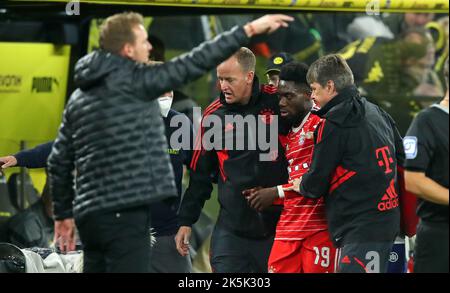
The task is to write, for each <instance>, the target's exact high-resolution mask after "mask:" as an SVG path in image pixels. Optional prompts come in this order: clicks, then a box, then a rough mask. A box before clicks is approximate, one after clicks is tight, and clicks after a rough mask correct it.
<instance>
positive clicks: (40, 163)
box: [14, 141, 53, 168]
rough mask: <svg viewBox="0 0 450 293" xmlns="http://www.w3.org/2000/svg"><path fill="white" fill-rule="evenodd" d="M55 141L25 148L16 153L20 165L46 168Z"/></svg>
mask: <svg viewBox="0 0 450 293" xmlns="http://www.w3.org/2000/svg"><path fill="white" fill-rule="evenodd" d="M52 146H53V141H50V142H47V143H44V144H40V145H38V146H36V147H34V148H32V149H30V150H24V151H21V152H18V153H17V154H15V155H14V157H15V158H16V160H17V166H18V167H26V168H45V167H47V159H48V156H49V155H50V152H51V151H52Z"/></svg>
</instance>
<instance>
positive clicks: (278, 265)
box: [268, 231, 336, 273]
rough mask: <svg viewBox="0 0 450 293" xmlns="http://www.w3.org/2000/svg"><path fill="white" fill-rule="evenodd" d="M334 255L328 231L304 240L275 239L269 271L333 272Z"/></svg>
mask: <svg viewBox="0 0 450 293" xmlns="http://www.w3.org/2000/svg"><path fill="white" fill-rule="evenodd" d="M335 256H336V249H335V248H334V246H333V243H332V242H331V240H330V238H329V234H328V231H321V232H318V233H316V234H314V235H312V236H310V237H308V238H306V239H304V240H288V241H285V240H275V241H274V242H273V246H272V251H271V252H270V257H269V263H268V267H269V273H334V263H335Z"/></svg>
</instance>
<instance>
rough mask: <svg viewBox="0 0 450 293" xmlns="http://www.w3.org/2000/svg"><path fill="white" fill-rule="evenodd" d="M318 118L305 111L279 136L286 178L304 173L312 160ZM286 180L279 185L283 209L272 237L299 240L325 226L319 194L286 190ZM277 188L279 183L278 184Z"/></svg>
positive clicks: (323, 211)
mask: <svg viewBox="0 0 450 293" xmlns="http://www.w3.org/2000/svg"><path fill="white" fill-rule="evenodd" d="M320 121H321V119H320V118H319V117H318V116H316V115H314V114H308V115H307V116H306V117H305V119H304V120H303V121H302V124H300V126H299V127H297V128H292V129H291V130H290V131H289V133H288V135H287V136H285V137H282V138H280V140H281V142H282V145H283V147H284V149H285V153H286V159H287V160H288V162H289V167H288V171H289V181H292V180H294V179H298V178H300V177H301V176H302V175H303V174H305V173H306V172H307V171H308V169H309V166H310V164H311V160H312V154H313V149H314V130H315V128H316V127H317V125H318V124H319V122H320ZM290 186H291V185H290V184H285V185H282V186H281V188H282V189H283V191H282V192H284V201H283V205H284V208H283V212H282V213H281V216H280V220H279V221H278V224H277V230H276V235H275V240H303V239H305V238H307V237H309V236H311V235H313V234H315V233H317V232H319V231H323V230H327V229H328V228H327V222H326V218H325V203H324V201H323V197H321V198H319V199H310V198H306V197H303V196H301V195H299V194H298V193H296V192H294V191H286V190H285V188H287V187H290ZM279 189H280V187H279Z"/></svg>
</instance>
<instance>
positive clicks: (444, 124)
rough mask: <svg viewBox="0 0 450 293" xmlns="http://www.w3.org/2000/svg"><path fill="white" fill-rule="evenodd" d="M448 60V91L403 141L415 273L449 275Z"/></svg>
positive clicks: (417, 118) (419, 117)
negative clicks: (414, 200)
mask: <svg viewBox="0 0 450 293" xmlns="http://www.w3.org/2000/svg"><path fill="white" fill-rule="evenodd" d="M448 66H449V65H448V58H447V60H446V64H445V67H444V75H445V79H446V86H447V92H446V94H445V96H444V98H443V99H442V101H441V102H440V103H439V104H434V105H432V106H431V107H429V108H427V109H424V110H423V111H421V112H420V113H419V114H418V115H417V116H416V118H414V121H413V123H412V124H411V126H410V128H409V130H408V133H407V136H405V138H404V140H403V142H404V146H405V153H406V163H405V169H406V171H405V183H406V189H407V190H408V191H410V192H412V193H414V194H415V195H416V196H417V197H418V198H419V201H418V206H417V215H418V216H419V217H420V222H419V225H418V226H417V236H416V245H415V248H414V249H415V251H414V272H415V273H448V272H449V269H448V247H449V244H448V204H449V193H448V177H449V176H448V162H449V159H448V132H449V130H448V127H449V126H448V121H449V116H448V112H449V111H448V99H449V91H448Z"/></svg>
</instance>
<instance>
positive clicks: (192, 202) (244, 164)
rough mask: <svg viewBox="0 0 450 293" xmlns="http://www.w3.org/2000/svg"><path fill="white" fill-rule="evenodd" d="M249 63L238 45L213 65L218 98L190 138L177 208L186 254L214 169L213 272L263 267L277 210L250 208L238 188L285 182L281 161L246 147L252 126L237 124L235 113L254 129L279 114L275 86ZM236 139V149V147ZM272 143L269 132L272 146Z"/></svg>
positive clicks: (250, 56)
mask: <svg viewBox="0 0 450 293" xmlns="http://www.w3.org/2000/svg"><path fill="white" fill-rule="evenodd" d="M255 63H256V60H255V55H254V54H253V53H252V52H251V51H250V50H249V49H247V48H241V49H240V50H239V51H238V52H237V53H236V54H235V55H233V56H232V57H231V58H229V59H228V60H226V61H225V62H223V63H222V64H220V65H219V66H218V67H217V78H218V80H219V83H220V88H221V94H220V98H219V99H217V100H216V101H215V102H213V103H212V104H211V105H210V106H209V107H208V108H207V109H206V110H205V112H204V113H203V120H202V126H201V131H200V134H199V135H198V139H197V140H196V144H197V146H200V145H201V147H197V148H195V149H194V154H193V158H192V162H191V173H190V180H189V187H188V189H187V190H186V193H185V195H184V199H183V202H182V205H181V208H180V216H179V219H180V225H181V227H180V229H179V231H178V233H177V236H176V238H175V239H176V241H177V248H178V251H179V252H180V254H182V255H186V254H187V253H188V243H189V239H190V234H191V226H192V224H194V223H195V222H196V221H197V219H198V217H199V215H200V212H201V210H202V208H203V205H204V203H205V201H206V200H207V199H209V197H210V195H211V191H212V181H211V176H210V174H212V173H213V174H215V173H218V174H219V175H218V183H217V184H218V197H219V203H220V211H219V218H218V220H217V224H216V227H215V229H214V232H213V235H212V238H211V249H210V254H211V267H212V269H213V271H214V272H217V273H242V272H267V260H268V257H269V253H270V249H271V247H272V243H273V237H274V232H275V226H276V223H277V220H278V216H279V213H276V212H274V211H272V212H270V211H268V212H261V213H259V212H257V211H255V210H253V209H252V208H250V206H249V205H248V203H247V200H246V199H245V197H244V195H243V194H242V191H243V190H245V189H248V188H251V187H254V186H263V187H269V186H274V185H277V184H281V183H283V182H284V180H286V181H287V164H286V162H285V161H284V160H283V159H280V157H278V156H277V154H275V153H273V155H274V156H273V157H272V159H271V160H268V161H264V160H262V159H261V156H260V155H261V154H262V153H263V152H264V151H266V150H263V149H262V148H261V146H260V145H258V146H256V147H255V148H252V147H251V146H250V144H249V143H251V141H252V139H251V138H252V137H253V135H252V134H253V133H255V132H256V129H255V128H252V126H251V124H252V123H248V124H246V125H247V126H248V128H246V129H245V130H243V129H241V127H240V126H239V123H238V121H239V118H241V119H242V121H244V120H245V121H248V120H250V121H251V120H252V119H254V120H255V121H256V122H257V123H255V126H254V127H256V124H259V125H258V128H259V127H260V126H261V125H262V126H264V127H267V128H269V127H270V125H275V123H274V121H273V120H275V118H277V117H276V116H273V115H278V114H279V108H278V96H277V94H276V88H274V87H272V86H266V85H262V86H260V84H259V81H258V78H257V77H256V76H255V75H254V69H255ZM214 118H215V119H214ZM209 119H211V120H210V121H212V125H211V124H210V125H209V126H208V124H209V122H206V121H208V120H209ZM232 119H235V120H234V121H231V120H232ZM217 128H218V134H219V135H218V136H214V138H213V139H212V140H213V142H212V144H213V146H211V145H209V140H208V139H207V138H206V137H207V133H208V132H209V131H212V130H213V129H217ZM276 131H278V128H276V129H275V132H276ZM244 133H245V135H244ZM259 134H260V133H259V132H258V135H259ZM266 137H267V136H266ZM255 138H256V137H255ZM227 142H232V144H227ZM253 142H254V141H253ZM241 143H242V148H240V147H239V146H238V145H239V144H241ZM277 144H278V139H277V136H275V146H276V145H277ZM281 149H282V148H281V147H279V148H278V150H279V151H281Z"/></svg>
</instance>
